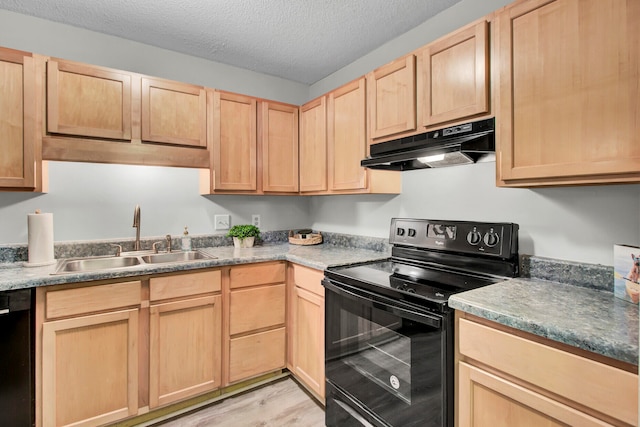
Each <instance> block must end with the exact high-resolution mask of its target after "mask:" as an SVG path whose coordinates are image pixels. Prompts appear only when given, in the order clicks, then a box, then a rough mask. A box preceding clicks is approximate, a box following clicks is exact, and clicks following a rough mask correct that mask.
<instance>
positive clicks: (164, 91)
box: [42, 58, 209, 168]
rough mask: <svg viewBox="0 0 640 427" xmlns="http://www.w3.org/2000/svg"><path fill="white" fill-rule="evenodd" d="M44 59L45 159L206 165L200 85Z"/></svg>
mask: <svg viewBox="0 0 640 427" xmlns="http://www.w3.org/2000/svg"><path fill="white" fill-rule="evenodd" d="M43 61H44V62H46V81H47V88H46V112H47V116H46V123H45V124H44V125H43V130H42V136H43V138H42V157H43V158H44V159H45V160H61V161H79V162H94V163H121V164H142V165H155V166H178V167H192V168H205V167H209V153H208V150H207V148H208V146H207V114H206V113H207V103H206V94H205V90H204V88H203V87H201V86H193V85H189V84H185V83H178V82H171V81H167V80H162V79H155V78H150V77H147V76H142V75H140V74H136V73H130V72H127V71H120V70H114V69H110V68H105V67H98V66H94V65H88V64H82V63H79V62H71V61H65V60H61V59H55V58H44V59H43ZM43 68H44V65H43Z"/></svg>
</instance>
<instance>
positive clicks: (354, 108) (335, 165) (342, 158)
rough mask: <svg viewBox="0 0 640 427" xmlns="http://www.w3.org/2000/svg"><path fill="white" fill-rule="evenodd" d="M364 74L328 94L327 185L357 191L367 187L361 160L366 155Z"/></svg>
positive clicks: (335, 188)
mask: <svg viewBox="0 0 640 427" xmlns="http://www.w3.org/2000/svg"><path fill="white" fill-rule="evenodd" d="M365 116H366V112H365V79H364V77H363V78H361V79H358V80H356V81H353V82H351V83H348V84H346V85H345V86H342V87H341V88H339V89H337V90H335V91H333V92H331V93H330V94H329V107H328V136H327V142H328V149H329V152H328V153H329V188H330V189H331V190H359V189H364V188H366V186H367V182H366V173H365V169H364V168H363V167H361V166H360V161H361V160H362V159H364V157H365V155H366V146H367V128H366V120H365Z"/></svg>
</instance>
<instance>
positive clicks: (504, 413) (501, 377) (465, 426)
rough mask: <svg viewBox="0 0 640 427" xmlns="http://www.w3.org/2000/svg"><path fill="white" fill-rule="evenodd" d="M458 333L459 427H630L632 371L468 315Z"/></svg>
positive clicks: (634, 409)
mask: <svg viewBox="0 0 640 427" xmlns="http://www.w3.org/2000/svg"><path fill="white" fill-rule="evenodd" d="M465 317H466V318H465ZM457 332H458V334H457V336H458V343H457V344H458V348H459V363H458V366H457V381H456V383H457V405H456V408H457V414H456V417H457V425H458V427H469V426H473V427H512V426H536V427H537V426H550V427H551V426H579V427H583V426H584V427H586V426H636V425H637V423H638V375H637V374H636V373H633V372H632V371H633V367H631V366H626V364H624V363H623V362H616V361H613V360H610V359H606V358H604V357H602V356H596V355H594V357H593V358H591V357H588V355H587V354H586V353H587V352H585V351H581V352H579V351H576V352H572V351H571V348H564V347H563V346H558V345H556V343H554V342H552V341H550V340H545V339H543V338H540V337H536V336H534V335H531V334H527V333H523V332H522V331H515V330H510V329H509V328H506V327H504V326H500V325H497V324H494V323H492V322H488V321H485V320H482V319H477V318H474V317H472V316H468V315H463V316H462V318H459V319H458V327H457ZM566 347H568V346H566ZM579 353H580V354H579ZM605 359H606V360H605ZM608 362H610V363H608Z"/></svg>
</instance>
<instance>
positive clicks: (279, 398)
mask: <svg viewBox="0 0 640 427" xmlns="http://www.w3.org/2000/svg"><path fill="white" fill-rule="evenodd" d="M161 426H162V427H206V426H216V427H282V426H298V427H300V426H304V427H324V409H323V408H322V407H321V406H320V405H318V403H316V401H315V400H313V399H312V398H311V397H310V396H309V395H308V394H307V393H306V392H305V391H304V390H302V388H301V387H300V386H299V385H298V384H297V383H296V382H295V381H294V380H292V379H291V378H285V379H283V380H280V381H277V382H275V383H272V384H269V385H266V386H264V387H261V388H259V389H257V390H253V391H250V392H247V393H243V394H240V395H237V396H233V397H230V398H228V399H225V400H223V401H222V402H219V403H216V404H214V405H212V406H209V407H206V408H203V409H200V410H198V411H197V412H193V413H190V414H186V415H184V416H182V417H180V418H175V419H172V420H169V421H167V422H165V423H163V424H162V425H161Z"/></svg>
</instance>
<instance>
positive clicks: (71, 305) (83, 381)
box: [36, 281, 141, 427]
mask: <svg viewBox="0 0 640 427" xmlns="http://www.w3.org/2000/svg"><path fill="white" fill-rule="evenodd" d="M140 287H141V283H140V282H139V281H132V282H123V283H115V284H108V285H104V286H91V287H80V288H71V289H60V288H59V287H58V288H55V289H52V290H45V289H38V293H37V305H38V307H39V308H44V310H38V313H37V314H36V316H37V319H39V321H37V326H36V330H37V331H39V332H40V333H41V337H42V342H41V344H37V348H36V352H37V353H36V354H37V355H36V360H41V365H40V364H37V368H36V384H37V386H36V389H37V396H36V399H37V405H38V406H37V410H36V414H37V415H36V416H37V421H36V425H38V426H44V427H50V426H70V425H73V426H90V425H91V426H93V425H101V424H106V423H109V422H113V421H117V420H119V419H122V418H127V417H129V416H133V415H136V414H137V413H138V373H139V372H138V370H139V367H140V366H139V360H138V349H139V345H140V336H139V329H138V322H139V316H140ZM106 295H109V297H107V298H105V296H106ZM65 315H66V316H71V317H64V316H65ZM42 320H44V321H42ZM38 326H39V327H38ZM38 385H39V387H38Z"/></svg>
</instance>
